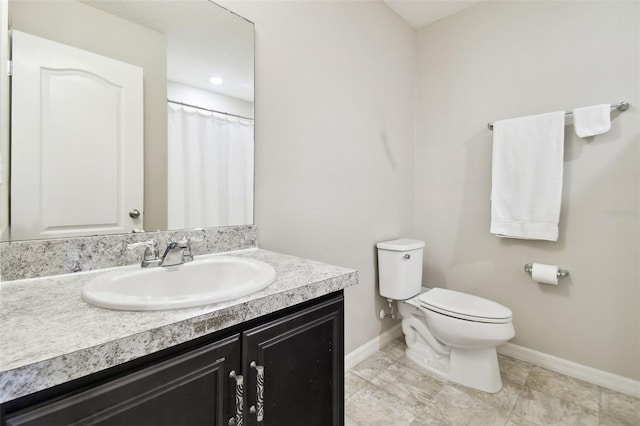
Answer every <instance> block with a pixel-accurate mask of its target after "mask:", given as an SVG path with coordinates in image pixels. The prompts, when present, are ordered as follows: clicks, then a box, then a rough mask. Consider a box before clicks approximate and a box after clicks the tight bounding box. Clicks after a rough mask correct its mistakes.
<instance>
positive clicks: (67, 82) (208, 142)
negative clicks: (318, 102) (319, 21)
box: [0, 0, 254, 241]
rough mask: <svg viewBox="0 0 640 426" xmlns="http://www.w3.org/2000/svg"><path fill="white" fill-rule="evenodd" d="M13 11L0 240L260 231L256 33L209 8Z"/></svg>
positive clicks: (134, 4) (160, 1) (29, 6)
mask: <svg viewBox="0 0 640 426" xmlns="http://www.w3.org/2000/svg"><path fill="white" fill-rule="evenodd" d="M8 5H9V6H8V19H9V22H8V26H9V30H10V34H11V38H12V43H13V45H12V50H13V51H12V55H13V59H14V61H13V62H14V64H13V76H12V83H11V84H12V87H11V95H12V96H11V122H12V134H11V136H10V138H9V144H10V152H11V156H10V158H11V164H10V165H9V168H10V170H11V183H10V195H8V196H3V197H2V200H0V202H1V203H2V208H3V210H7V211H9V212H10V215H9V226H8V227H7V229H5V230H4V231H3V232H2V240H5V241H6V240H25V239H43V238H60V237H71V236H80V235H100V234H113V233H128V232H132V231H143V230H144V231H157V230H174V229H188V228H198V227H215V226H231V225H247V224H252V223H253V188H254V184H253V161H254V160H253V153H254V149H253V144H254V131H253V119H254V115H253V93H254V65H253V61H254V28H253V23H251V22H249V21H247V20H246V19H244V18H242V17H240V16H238V15H236V14H234V13H232V12H230V11H228V10H227V9H225V8H223V7H221V6H219V5H217V4H215V3H212V2H210V1H208V0H149V1H145V0H140V1H130V0H86V1H82V0H62V1H49V0H42V1H38V0H10V1H9V2H8ZM38 49H39V50H38ZM20 52H22V56H19V55H20V54H21V53H20ZM34 52H35V53H34ZM37 52H41V53H37ZM59 52H60V53H59ZM21 57H22V58H27V59H26V60H17V58H21ZM40 57H41V58H43V59H42V62H40V63H38V64H36V65H34V64H31V62H34V63H35V62H36V60H35V59H33V58H40ZM85 57H86V58H88V59H87V61H88V62H92V61H95V64H94V65H87V66H86V67H85V64H86V63H87V62H85V59H84V58H85ZM69 58H71V59H69ZM23 63H29V64H28V65H23ZM29 66H30V67H32V68H33V69H28V67H29ZM112 66H113V68H114V69H118V71H114V72H115V73H116V74H117V75H118V76H120V75H122V74H121V72H120V71H119V68H118V67H120V66H122V67H124V71H122V72H123V73H126V72H129V71H130V72H131V75H132V77H131V78H128V77H127V78H128V80H127V81H132V83H131V84H132V86H131V87H132V88H129V86H126V85H125V84H124V83H122V84H121V83H120V82H119V81H120V80H118V78H119V77H117V78H113V79H112V78H111V77H110V76H105V75H107V74H105V75H103V74H102V72H103V71H104V70H107V69H109V70H110V69H111V68H112ZM23 67H27V69H26V70H23ZM91 67H93V68H91ZM126 69H129V71H127V70H126ZM109 72H110V71H109ZM25 75H31V76H32V78H33V80H32V81H27V80H26V77H23V76H25ZM20 81H21V82H22V83H21V85H20V84H19V83H18V82H20ZM74 84H76V86H73V85H74ZM127 84H129V83H127ZM34 87H39V88H40V89H39V90H41V92H35V91H34V89H33V88H34ZM45 90H48V91H47V92H46V93H45V92H43V91H45ZM131 93H133V95H131V96H132V97H131V98H129V96H130V94H131ZM94 95H95V96H94ZM136 95H139V97H138V98H136V97H135V96H136ZM2 96H6V93H3V94H2ZM128 99H131V100H128ZM56 102H57V103H56ZM60 102H63V103H62V104H61V103H60ZM61 105H63V106H61ZM20 108H22V109H20ZM136 117H138V118H139V120H138V118H136ZM136 120H138V121H136ZM94 122H95V123H96V124H95V125H94ZM109 123H111V124H109ZM108 126H112V127H108ZM21 129H22V130H21ZM129 130H131V132H130V133H127V132H128V131H129ZM123 135H124V136H123ZM111 136H113V137H111ZM74 138H75V139H74ZM110 144H111V145H110ZM6 151H7V147H5V151H4V152H6ZM138 157H139V158H138ZM132 194H133V195H132ZM7 206H10V207H7Z"/></svg>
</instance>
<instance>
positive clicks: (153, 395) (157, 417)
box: [6, 334, 240, 426]
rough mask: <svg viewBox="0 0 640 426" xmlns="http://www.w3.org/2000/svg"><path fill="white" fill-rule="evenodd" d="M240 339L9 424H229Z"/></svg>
mask: <svg viewBox="0 0 640 426" xmlns="http://www.w3.org/2000/svg"><path fill="white" fill-rule="evenodd" d="M239 360H240V337H239V335H237V334H236V335H234V336H231V337H229V338H226V339H223V340H220V341H217V342H215V343H212V344H209V345H207V346H204V347H201V348H198V349H195V350H192V351H190V352H187V353H185V354H182V355H178V356H176V357H174V358H171V359H169V360H167V361H163V362H160V363H158V364H155V365H152V366H150V367H147V368H144V369H142V370H139V371H136V372H134V373H131V374H128V375H126V376H124V377H122V378H119V379H116V380H113V381H111V382H108V383H105V384H103V385H100V386H97V387H94V388H91V389H89V390H85V391H83V392H80V393H77V394H75V395H72V396H68V397H66V398H63V399H60V400H58V401H55V402H51V403H48V404H46V405H42V406H40V407H37V408H29V409H27V410H23V411H22V412H18V413H15V414H12V415H10V416H8V417H7V418H6V425H10V426H27V425H28V426H34V425H47V426H53V425H69V424H79V425H117V426H124V425H135V426H142V425H150V426H151V425H153V426H158V425H171V426H176V425H189V426H192V425H209V426H210V425H218V426H222V425H227V424H229V418H230V417H232V414H231V413H233V412H235V407H234V404H235V399H234V393H235V380H232V379H230V378H229V373H230V372H231V371H232V370H235V371H238V370H239V367H240V363H239Z"/></svg>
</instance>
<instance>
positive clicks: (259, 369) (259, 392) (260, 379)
mask: <svg viewBox="0 0 640 426" xmlns="http://www.w3.org/2000/svg"><path fill="white" fill-rule="evenodd" d="M249 366H250V367H251V368H255V370H256V406H255V407H254V406H251V408H250V409H249V411H251V412H252V413H257V416H256V420H257V421H259V422H261V421H262V419H264V367H263V366H261V365H258V364H256V362H255V361H251V364H249Z"/></svg>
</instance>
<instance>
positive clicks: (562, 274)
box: [524, 263, 569, 278]
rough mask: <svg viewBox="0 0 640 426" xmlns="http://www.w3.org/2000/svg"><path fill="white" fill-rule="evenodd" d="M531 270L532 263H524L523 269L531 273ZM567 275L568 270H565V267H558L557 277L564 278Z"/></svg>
mask: <svg viewBox="0 0 640 426" xmlns="http://www.w3.org/2000/svg"><path fill="white" fill-rule="evenodd" d="M532 270H533V263H527V264H526V265H524V271H525V272H526V273H527V274H529V275H531V271H532ZM567 276H569V271H567V270H566V269H558V278H564V277H567Z"/></svg>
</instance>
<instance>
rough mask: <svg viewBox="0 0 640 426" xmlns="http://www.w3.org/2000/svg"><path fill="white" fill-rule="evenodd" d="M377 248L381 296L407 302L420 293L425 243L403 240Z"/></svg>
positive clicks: (383, 244)
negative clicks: (406, 300)
mask: <svg viewBox="0 0 640 426" xmlns="http://www.w3.org/2000/svg"><path fill="white" fill-rule="evenodd" d="M376 246H377V247H378V276H379V280H380V295H381V296H382V297H386V298H387V299H394V300H405V299H408V298H410V297H413V296H415V295H417V294H418V293H420V288H421V286H422V253H423V250H424V241H419V240H409V239H406V238H402V239H399V240H392V241H384V242H381V243H378V244H377V245H376Z"/></svg>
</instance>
